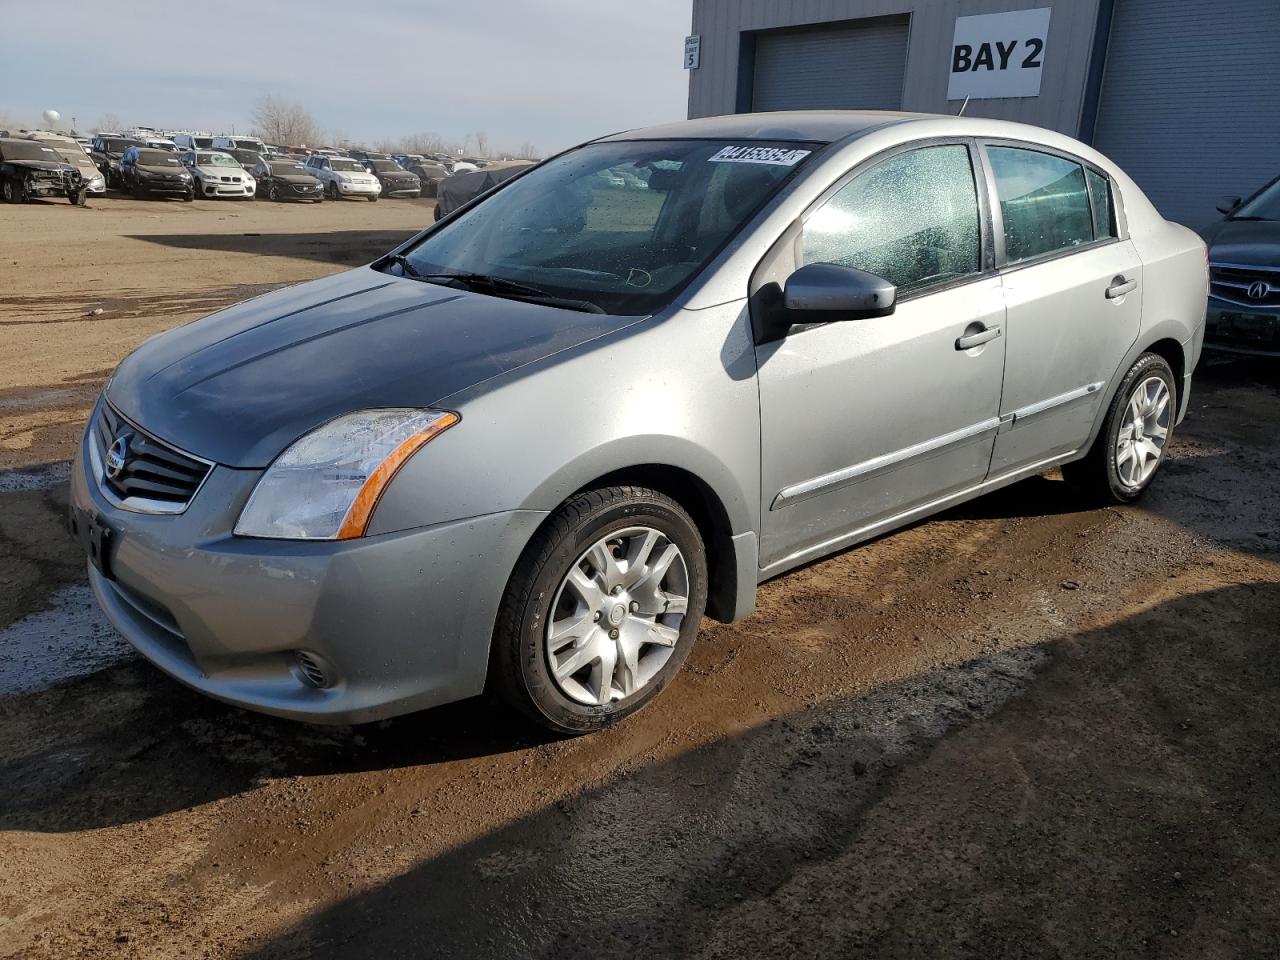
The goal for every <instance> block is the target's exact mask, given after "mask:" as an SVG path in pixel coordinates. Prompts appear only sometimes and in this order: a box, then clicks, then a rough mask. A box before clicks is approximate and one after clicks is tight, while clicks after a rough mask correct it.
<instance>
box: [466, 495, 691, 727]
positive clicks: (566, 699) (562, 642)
mask: <svg viewBox="0 0 1280 960" xmlns="http://www.w3.org/2000/svg"><path fill="white" fill-rule="evenodd" d="M706 601H707V562H706V553H705V550H704V548H703V544H702V537H701V535H700V534H699V532H698V528H697V526H695V524H694V522H693V520H692V519H691V518H690V516H689V514H688V513H687V512H686V511H685V510H684V508H683V507H681V506H680V505H679V504H678V503H676V501H674V500H672V499H671V498H670V497H668V496H666V495H665V494H662V493H659V492H657V491H655V490H649V489H646V488H643V487H625V486H624V487H603V488H600V489H596V490H588V491H586V492H584V493H580V494H577V495H575V496H574V497H572V498H571V499H569V500H568V501H566V502H565V503H564V504H563V505H562V506H561V507H560V508H559V509H558V510H557V511H556V512H555V513H554V514H552V515H551V517H550V518H548V520H547V522H546V523H545V524H543V526H542V528H541V529H540V530H539V531H538V533H537V534H536V535H535V536H534V538H533V540H532V541H531V542H530V544H529V546H528V547H527V548H526V549H525V552H524V554H523V555H522V556H521V558H520V561H519V563H518V564H517V565H516V569H515V571H514V572H513V573H512V575H511V580H510V582H509V583H508V585H507V590H506V593H505V594H504V596H503V599H502V605H501V608H500V610H499V614H498V623H497V627H496V629H495V631H494V637H493V646H492V662H491V665H490V678H491V685H492V689H493V690H494V692H496V693H497V694H498V695H499V696H500V697H501V698H502V699H503V700H504V701H506V702H507V703H508V704H509V705H511V706H513V707H515V708H516V709H518V710H520V711H521V712H523V713H524V714H526V715H527V716H529V717H530V718H532V719H533V720H534V721H535V722H537V723H539V724H541V725H542V726H544V727H547V728H549V729H551V730H555V731H557V732H560V733H587V732H590V731H593V730H598V729H600V728H602V727H605V726H608V725H609V724H611V723H614V722H616V721H618V720H620V719H622V718H623V717H626V716H629V715H630V714H632V713H635V712H636V711H637V710H639V709H640V708H641V707H643V706H644V705H645V704H646V703H648V702H649V701H650V700H652V699H653V698H654V697H655V696H657V695H658V693H660V692H661V691H662V689H663V688H664V687H665V686H666V685H667V684H668V683H670V681H671V678H672V677H674V676H675V674H676V672H677V671H678V670H679V669H680V665H681V664H682V663H683V662H684V660H685V657H687V656H688V654H689V650H690V648H691V647H692V646H693V641H694V637H695V635H696V634H697V631H698V622H699V621H700V620H701V619H702V611H703V608H704V607H705V606H706Z"/></svg>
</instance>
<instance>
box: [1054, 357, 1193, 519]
mask: <svg viewBox="0 0 1280 960" xmlns="http://www.w3.org/2000/svg"><path fill="white" fill-rule="evenodd" d="M1177 413H1178V394H1177V383H1176V381H1175V380H1174V376H1173V370H1172V369H1170V367H1169V364H1168V362H1167V361H1166V360H1165V359H1164V358H1163V357H1161V356H1160V355H1159V354H1155V353H1144V354H1143V355H1142V356H1140V357H1139V358H1138V359H1137V360H1136V361H1134V364H1133V366H1132V367H1130V368H1129V372H1128V373H1126V374H1125V376H1124V379H1123V380H1122V381H1121V382H1120V389H1119V390H1117V391H1116V395H1115V397H1113V398H1112V400H1111V406H1110V408H1109V409H1108V411H1107V419H1106V420H1105V421H1104V422H1103V424H1102V430H1101V431H1099V433H1098V438H1097V439H1096V440H1095V441H1094V443H1093V446H1092V447H1090V448H1089V452H1088V454H1087V455H1086V456H1085V458H1084V459H1083V460H1077V461H1075V462H1074V463H1067V464H1064V465H1063V467H1062V476H1063V478H1064V479H1066V480H1067V481H1068V482H1069V483H1071V484H1073V485H1074V486H1075V487H1077V488H1078V489H1079V490H1080V491H1081V492H1082V493H1083V494H1085V496H1087V497H1088V498H1089V499H1091V500H1095V501H1098V502H1101V503H1130V502H1131V501H1133V500H1136V499H1138V497H1140V496H1142V494H1143V492H1144V491H1145V490H1146V489H1147V487H1149V486H1150V485H1151V481H1152V480H1153V479H1155V475H1156V471H1157V470H1159V469H1160V465H1161V464H1162V463H1164V456H1165V452H1166V450H1167V449H1168V446H1169V441H1170V440H1171V439H1173V422H1174V420H1175V419H1176V418H1177Z"/></svg>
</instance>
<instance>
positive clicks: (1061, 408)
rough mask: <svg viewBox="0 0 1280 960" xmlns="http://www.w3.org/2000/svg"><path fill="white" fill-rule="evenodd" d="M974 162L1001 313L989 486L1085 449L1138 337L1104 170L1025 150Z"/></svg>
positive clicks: (1003, 150)
mask: <svg viewBox="0 0 1280 960" xmlns="http://www.w3.org/2000/svg"><path fill="white" fill-rule="evenodd" d="M983 152H984V155H985V162H986V167H987V174H988V177H989V182H990V189H991V193H992V195H993V196H994V197H995V198H996V200H997V201H998V202H996V203H993V205H992V213H993V220H994V228H995V235H996V246H997V251H996V255H997V259H998V260H999V262H1000V263H1001V265H1002V268H1001V284H1002V286H1003V289H1004V298H1005V306H1006V317H1005V340H1006V343H1005V376H1004V393H1003V396H1002V397H1001V401H1000V420H1001V424H1000V433H999V435H998V436H997V437H996V443H995V450H994V452H993V454H992V460H991V472H990V476H991V478H993V479H994V478H997V477H1000V476H1003V475H1005V474H1008V473H1011V472H1015V471H1018V470H1021V469H1027V468H1030V467H1034V466H1035V465H1038V464H1041V463H1044V462H1047V461H1049V460H1053V459H1055V458H1058V457H1060V456H1063V455H1065V454H1068V453H1071V452H1072V451H1074V450H1077V449H1079V448H1080V447H1081V446H1082V445H1083V444H1084V443H1085V442H1086V441H1087V440H1088V438H1089V433H1090V431H1091V429H1092V427H1093V424H1094V421H1095V419H1096V417H1097V415H1098V413H1099V409H1100V407H1101V405H1102V403H1103V400H1104V398H1105V397H1106V396H1107V395H1108V390H1107V387H1108V386H1110V385H1111V381H1112V380H1113V379H1114V378H1115V377H1116V376H1118V375H1119V373H1120V371H1117V367H1118V365H1119V364H1120V361H1121V360H1122V359H1123V357H1124V355H1125V353H1126V351H1127V350H1128V349H1129V347H1130V346H1132V345H1133V343H1134V341H1135V340H1136V339H1137V337H1138V332H1139V328H1140V326H1141V322H1142V261H1141V259H1140V258H1139V257H1138V254H1137V251H1136V250H1135V249H1134V247H1133V244H1132V243H1131V242H1130V241H1129V240H1128V238H1127V234H1126V232H1125V231H1124V229H1123V213H1122V210H1121V208H1120V206H1119V204H1117V203H1116V202H1115V195H1116V194H1115V187H1114V185H1113V184H1112V183H1111V182H1110V180H1109V178H1108V177H1107V176H1106V174H1105V172H1104V171H1102V170H1098V169H1095V168H1093V167H1092V166H1090V165H1088V164H1086V163H1084V162H1083V161H1081V160H1079V159H1078V158H1075V157H1071V156H1069V155H1066V154H1061V153H1057V152H1054V151H1051V150H1047V149H1045V148H1042V147H1037V146H1031V145H1026V144H1013V143H1001V142H987V143H985V144H984V145H983Z"/></svg>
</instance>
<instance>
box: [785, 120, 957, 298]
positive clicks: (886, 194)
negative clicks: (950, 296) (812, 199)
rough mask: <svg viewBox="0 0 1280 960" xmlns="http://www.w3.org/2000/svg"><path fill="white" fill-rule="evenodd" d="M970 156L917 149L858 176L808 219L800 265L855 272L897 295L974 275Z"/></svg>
mask: <svg viewBox="0 0 1280 960" xmlns="http://www.w3.org/2000/svg"><path fill="white" fill-rule="evenodd" d="M979 236H980V235H979V226H978V194H977V190H976V188H975V186H974V180H973V166H972V164H971V163H970V162H969V148H968V147H965V146H963V145H960V144H955V145H947V146H938V147H921V148H920V149H918V150H912V151H911V152H909V153H901V154H898V155H897V156H894V157H890V158H889V159H888V160H885V161H884V162H883V163H879V164H877V165H876V166H874V167H872V168H871V169H870V170H868V171H866V172H865V173H862V174H859V175H858V176H857V177H856V178H854V179H853V180H851V181H850V182H849V183H848V184H847V185H846V186H844V187H843V188H841V189H840V191H839V192H838V193H836V194H835V195H834V196H833V197H831V199H829V200H828V201H827V202H826V203H825V204H823V205H822V206H821V207H820V208H818V210H817V211H815V212H814V214H813V215H812V216H811V217H810V218H809V219H808V221H807V222H806V223H805V226H804V233H803V234H802V237H801V260H802V261H803V262H804V263H806V264H808V263H837V264H840V265H842V266H846V267H857V268H858V269H859V270H866V271H867V272H868V273H873V274H875V275H876V276H878V277H883V278H884V279H885V280H888V281H890V282H891V283H893V284H894V285H895V286H896V287H897V288H898V290H899V292H900V293H910V292H912V291H914V290H920V289H922V288H924V287H929V286H933V285H935V284H939V283H946V282H948V281H951V280H955V279H957V278H960V277H965V276H968V275H970V274H974V273H978V272H979V271H980V270H981V249H982V246H981V242H980V239H979Z"/></svg>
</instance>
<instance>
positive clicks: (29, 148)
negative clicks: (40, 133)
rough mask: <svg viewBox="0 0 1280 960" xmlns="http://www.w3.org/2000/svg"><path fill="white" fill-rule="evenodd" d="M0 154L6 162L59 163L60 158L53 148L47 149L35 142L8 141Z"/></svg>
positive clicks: (1, 148)
mask: <svg viewBox="0 0 1280 960" xmlns="http://www.w3.org/2000/svg"><path fill="white" fill-rule="evenodd" d="M0 154H3V155H4V158H5V159H6V160H52V161H53V162H54V163H61V162H62V158H61V157H60V156H58V151H57V150H54V149H53V147H47V146H45V145H44V144H43V143H37V142H36V141H35V140H10V141H9V142H8V143H6V144H4V146H2V147H0Z"/></svg>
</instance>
